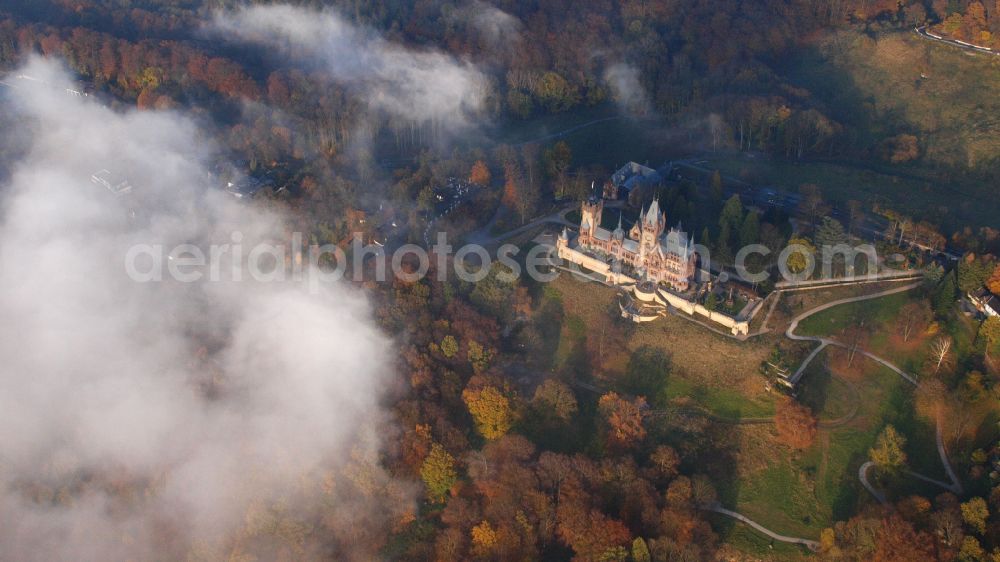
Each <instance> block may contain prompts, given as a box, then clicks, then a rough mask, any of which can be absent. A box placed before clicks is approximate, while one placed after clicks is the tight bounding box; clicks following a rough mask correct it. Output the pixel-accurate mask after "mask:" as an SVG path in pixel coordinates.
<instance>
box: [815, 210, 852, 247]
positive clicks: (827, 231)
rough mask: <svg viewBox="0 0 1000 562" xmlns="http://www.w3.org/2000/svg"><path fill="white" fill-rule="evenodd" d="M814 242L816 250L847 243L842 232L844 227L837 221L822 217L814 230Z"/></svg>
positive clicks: (845, 234) (845, 235) (845, 233)
mask: <svg viewBox="0 0 1000 562" xmlns="http://www.w3.org/2000/svg"><path fill="white" fill-rule="evenodd" d="M815 240H816V247H818V248H823V247H824V246H836V245H838V244H844V243H845V242H847V232H845V231H844V225H842V224H840V221H838V220H837V219H835V218H832V217H823V220H822V222H820V224H819V227H817V228H816V236H815Z"/></svg>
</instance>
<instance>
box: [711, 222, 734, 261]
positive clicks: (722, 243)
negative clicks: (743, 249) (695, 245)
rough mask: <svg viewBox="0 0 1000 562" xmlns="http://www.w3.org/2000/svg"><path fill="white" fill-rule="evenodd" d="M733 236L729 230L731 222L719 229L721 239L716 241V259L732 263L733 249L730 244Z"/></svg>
mask: <svg viewBox="0 0 1000 562" xmlns="http://www.w3.org/2000/svg"><path fill="white" fill-rule="evenodd" d="M732 237H733V235H732V233H731V232H730V230H729V223H725V224H723V225H722V228H721V229H720V230H719V239H718V240H717V241H716V243H715V259H716V260H718V261H720V262H723V263H730V262H732V261H733V250H732V247H731V246H730V245H729V240H731V239H732Z"/></svg>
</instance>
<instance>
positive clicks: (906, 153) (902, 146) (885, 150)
mask: <svg viewBox="0 0 1000 562" xmlns="http://www.w3.org/2000/svg"><path fill="white" fill-rule="evenodd" d="M879 153H880V155H881V157H882V158H883V159H884V160H887V161H889V162H892V163H893V164H900V163H902V162H909V161H910V160H916V159H917V157H918V156H920V145H919V143H918V142H917V137H915V136H913V135H908V134H901V135H896V136H894V137H891V138H888V139H886V140H884V141H882V144H881V145H880V146H879Z"/></svg>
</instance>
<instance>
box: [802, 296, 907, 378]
mask: <svg viewBox="0 0 1000 562" xmlns="http://www.w3.org/2000/svg"><path fill="white" fill-rule="evenodd" d="M920 285H921V283H920V282H918V283H911V284H909V285H904V286H902V287H896V288H894V289H889V290H886V291H881V292H878V293H872V294H870V295H861V296H859V297H850V298H846V299H840V300H835V301H832V302H828V303H826V304H823V305H820V306H817V307H816V308H813V309H811V310H807V311H805V312H803V313H802V314H800V315H798V316H796V317H795V318H793V319H792V323H791V324H789V325H788V329H787V330H785V337H787V338H788V339H791V340H795V341H813V342H818V343H819V344H820V345H819V347H817V348H816V349H814V350H813V352H812V353H810V354H809V356H808V357H806V360H805V361H803V362H802V364H801V365H800V366H799V368H798V370H796V371H795V374H793V375H792V376H791V377H790V378H789V379H788V380H789V382H791V383H792V384H796V383H797V382H798V381H799V379H800V378H802V375H803V373H805V370H806V367H808V366H809V364H810V363H811V362H812V360H813V359H815V358H816V356H817V355H819V352H820V351H822V350H823V349H824V348H825V347H826V346H828V345H834V346H837V347H843V348H846V347H847V346H846V345H844V344H842V343H840V342H838V341H837V340H834V339H831V338H824V337H817V336H800V335H797V334H796V333H795V329H796V328H798V327H799V322H801V321H802V320H804V319H806V318H808V317H809V316H812V315H813V314H817V313H819V312H823V311H824V310H828V309H830V308H833V307H835V306H840V305H842V304H849V303H852V302H860V301H866V300H870V299H877V298H880V297H885V296H889V295H894V294H896V293H902V292H904V291H909V290H911V289H916V288H917V287H919V286H920ZM858 353H861V354H862V355H864V356H865V357H868V358H869V359H872V360H873V361H876V362H878V363H881V364H882V365H884V366H885V367H887V368H888V369H890V370H892V371H893V372H895V373H896V374H897V375H899V376H901V377H903V378H904V379H906V381H907V382H909V383H910V384H912V385H916V384H917V379H916V378H915V377H914V376H913V375H910V374H909V373H906V372H905V371H903V370H902V369H900V368H899V367H897V366H896V365H894V364H892V363H891V362H889V361H886V360H885V359H882V358H881V357H879V356H877V355H875V354H873V353H871V352H868V351H865V350H863V349H862V350H858Z"/></svg>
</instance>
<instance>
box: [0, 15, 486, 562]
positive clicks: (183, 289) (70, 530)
mask: <svg viewBox="0 0 1000 562" xmlns="http://www.w3.org/2000/svg"><path fill="white" fill-rule="evenodd" d="M234 17H239V18H241V19H244V20H245V21H246V22H247V23H252V22H254V21H257V22H258V23H259V24H260V25H261V26H262V29H264V30H270V32H271V33H275V34H276V33H278V32H279V31H278V30H285V31H283V32H284V33H289V37H290V38H294V39H296V40H303V39H305V38H306V37H307V36H308V35H309V34H310V33H314V32H315V28H309V29H299V30H298V31H294V30H293V29H292V28H294V21H295V12H293V11H291V10H288V9H277V10H275V11H273V12H271V11H269V10H268V9H264V8H262V9H260V10H257V9H254V10H249V11H247V12H243V13H241V14H239V15H237V16H234ZM310 19H311V20H312V22H311V23H312V25H314V26H315V25H322V26H334V27H336V26H338V25H340V26H343V24H342V22H339V20H337V18H336V17H335V16H333V15H330V14H325V15H323V16H322V17H321V18H318V19H317V17H316V15H313V16H311V18H310ZM265 22H270V23H271V24H273V26H269V25H265ZM300 23H301V22H300ZM344 32H345V33H353V34H356V33H360V32H358V31H356V30H353V31H352V30H348V29H346V28H344ZM327 43H328V44H329V46H330V48H336V45H337V44H338V43H339V41H338V40H337V39H336V36H333V37H331V39H330V41H328V42H327ZM369 44H370V45H371V47H372V50H374V51H377V52H379V53H381V54H380V55H377V56H375V58H376V59H378V60H380V61H382V62H381V63H379V64H381V65H383V67H382V68H381V69H379V70H377V71H375V73H374V75H375V76H376V77H378V76H389V75H394V74H395V73H397V72H401V73H402V74H403V75H404V76H407V75H408V76H410V78H409V79H413V74H412V73H414V72H415V73H418V74H419V73H420V72H425V71H426V69H425V70H420V69H416V70H413V69H411V71H410V73H409V74H408V73H407V72H405V71H403V70H402V66H405V65H406V64H408V62H405V61H413V60H416V61H418V62H423V63H425V64H431V63H432V61H438V60H442V57H441V56H440V55H433V54H424V55H415V56H411V55H408V54H407V53H405V52H402V51H399V50H397V49H394V48H393V47H391V46H388V45H386V44H385V43H384V42H381V41H379V40H378V39H375V38H372V39H370V43H369ZM414 57H415V58H414ZM392 61H395V62H392ZM357 64H360V63H357ZM386 66H391V67H390V68H386ZM454 71H455V73H456V74H455V76H454V78H455V79H459V80H464V79H465V78H466V77H465V75H464V71H463V70H462V67H461V66H456V67H455V70H454ZM19 72H23V73H25V74H30V75H32V76H35V77H40V78H43V79H44V80H45V81H46V82H48V83H50V84H52V85H58V84H60V83H65V82H66V81H67V77H66V75H65V73H64V72H63V71H62V69H61V67H59V66H58V65H57V64H56V63H53V62H47V61H42V60H38V59H36V60H33V61H32V62H31V63H30V64H29V66H28V67H27V68H24V69H21V70H20V71H19ZM343 72H345V73H347V74H348V75H351V74H352V73H355V72H360V71H359V70H358V67H357V66H355V63H345V65H344V67H343ZM376 80H381V78H376ZM400 89H405V87H404V86H403V85H400V86H399V89H395V90H393V91H395V92H397V93H396V94H395V95H394V96H393V97H392V98H391V99H388V100H385V101H384V103H386V104H387V105H394V104H401V103H405V102H404V101H403V100H404V98H405V97H406V95H409V93H407V94H405V95H404V94H403V93H402V92H401V91H400ZM414 95H416V96H417V98H418V99H421V100H422V102H421V103H427V104H434V103H442V104H443V105H442V107H441V111H447V110H448V108H447V106H448V105H449V104H452V105H453V106H454V105H455V104H458V105H461V104H462V103H463V102H462V101H460V98H461V94H460V93H455V94H454V97H451V98H447V99H444V100H438V99H437V97H436V96H435V95H434V94H432V93H430V92H416V93H414ZM10 98H11V100H10V103H9V105H8V106H7V107H4V108H3V111H5V112H7V111H16V112H18V113H19V114H21V115H22V116H23V118H24V121H25V122H26V123H27V125H28V126H27V128H25V129H24V130H22V131H19V132H18V133H17V134H21V135H24V138H25V142H26V146H27V147H28V149H27V156H26V157H25V158H24V159H22V160H20V161H19V162H18V163H17V165H16V166H15V167H14V168H13V169H12V170H11V176H10V180H9V182H8V184H7V185H4V186H3V187H2V189H0V202H2V208H0V212H2V215H0V264H2V267H0V317H2V318H3V319H4V321H3V322H2V323H0V353H2V354H3V356H4V358H5V360H4V367H3V369H2V370H0V439H2V443H3V444H2V446H0V559H3V560H46V561H49V560H56V559H63V560H71V559H72V560H109V559H117V560H122V559H142V560H178V559H184V558H188V559H192V560H198V559H213V558H227V559H230V558H232V559H236V558H239V557H240V556H243V555H248V554H254V555H256V556H257V557H258V559H261V560H267V559H275V558H277V557H279V555H280V556H284V557H288V556H291V557H293V558H297V559H301V558H311V557H319V556H323V557H327V558H335V559H370V558H371V556H372V553H371V552H368V551H366V550H365V549H366V548H372V547H374V544H373V542H372V541H368V540H367V539H366V537H367V534H368V533H372V532H375V530H376V529H377V528H379V527H380V526H383V525H386V524H391V522H392V521H398V520H399V518H400V517H403V516H404V515H405V513H404V512H406V511H407V510H409V509H410V507H411V505H410V503H409V502H408V501H407V497H408V494H407V493H406V491H405V490H404V489H403V487H404V486H403V485H402V484H400V483H397V482H394V481H391V480H390V479H388V478H387V476H386V475H385V474H383V473H382V472H381V470H380V469H379V468H378V465H377V455H378V454H379V452H380V448H381V447H380V443H385V442H386V436H384V435H380V434H378V431H376V430H379V431H381V430H383V428H384V427H385V426H386V424H385V423H384V422H385V419H384V415H383V413H382V412H381V411H380V409H379V398H380V389H382V388H385V387H386V386H387V385H388V384H389V383H390V377H391V372H390V371H391V362H392V361H393V358H394V353H393V350H392V347H391V345H390V342H388V341H386V340H385V339H384V338H383V337H382V335H381V334H380V332H379V331H378V330H377V329H376V327H375V326H374V325H373V323H372V321H371V313H370V310H369V306H368V304H367V302H366V301H365V299H364V297H363V295H361V294H360V293H358V292H355V291H354V290H353V289H351V288H349V287H347V286H341V285H336V286H326V287H324V288H323V290H322V291H320V292H319V293H318V294H314V293H312V292H310V291H309V290H307V287H306V286H305V284H304V283H296V282H292V281H288V282H270V283H260V282H254V281H249V280H245V281H243V282H235V281H233V280H231V279H229V280H222V281H219V282H206V281H202V282H198V283H179V282H175V281H168V280H164V281H163V282H150V283H137V282H135V281H132V280H130V279H129V277H128V276H127V275H126V272H125V267H124V256H125V253H126V251H127V249H128V248H129V247H130V246H131V245H133V244H137V243H139V244H162V245H163V246H164V247H165V248H166V250H165V252H166V251H168V250H169V248H171V247H172V246H174V245H176V244H181V243H192V244H196V245H199V246H202V247H205V248H206V253H207V244H209V243H211V242H216V243H233V240H234V237H233V234H232V233H233V232H237V231H238V232H240V233H241V235H242V241H241V243H242V244H243V246H244V248H246V249H247V250H249V248H251V247H252V245H253V244H254V243H256V242H258V241H266V240H272V241H281V240H284V239H285V238H286V236H287V235H286V234H285V233H284V230H283V224H282V221H281V217H278V216H275V215H273V214H270V213H267V212H262V211H254V210H251V208H250V207H249V206H247V205H243V204H240V203H239V202H238V201H236V200H235V199H232V198H231V197H229V196H228V195H227V194H225V193H224V192H222V191H221V190H219V189H216V188H214V187H212V186H210V185H208V184H209V183H210V181H209V180H208V178H209V174H208V171H207V170H209V169H210V168H211V167H212V165H214V164H215V163H216V161H217V158H218V156H217V154H216V152H215V151H214V150H213V147H212V145H211V142H210V140H209V135H207V134H205V133H204V130H203V129H202V128H201V127H200V126H199V124H197V123H194V122H192V121H191V120H189V119H187V118H186V117H184V116H183V115H180V114H177V113H170V112H137V111H126V112H123V113H119V112H114V111H112V110H110V109H108V108H105V107H103V106H101V105H100V104H99V103H97V102H95V101H92V100H89V99H86V98H78V97H73V96H70V95H68V94H66V93H64V92H63V91H62V90H61V89H60V88H58V87H46V86H41V85H35V86H31V87H29V86H24V87H21V88H18V89H16V90H12V93H11V95H10ZM102 168H106V169H109V170H112V171H114V173H116V174H119V175H121V176H124V177H126V178H127V179H128V181H129V182H130V183H131V184H132V185H133V186H134V197H115V196H113V195H112V194H111V193H110V192H109V191H108V190H106V189H104V188H103V187H101V186H99V185H95V184H94V183H92V182H91V180H90V178H91V175H92V174H93V173H95V172H96V171H98V170H100V169H102ZM132 210H136V213H135V216H134V217H133V216H132V214H133V213H132V212H131V211H132ZM167 277H168V276H165V279H166V278H167ZM244 277H246V276H244ZM320 526H321V527H322V528H323V530H324V533H322V534H325V535H327V536H333V537H335V539H334V540H335V541H336V542H335V543H331V542H329V541H328V542H325V543H318V542H316V541H314V540H312V537H313V536H316V535H319V534H321V533H318V532H317V533H313V530H314V529H315V530H318V527H320Z"/></svg>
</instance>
